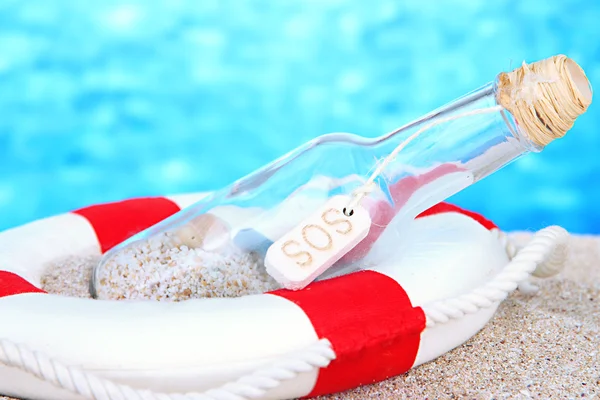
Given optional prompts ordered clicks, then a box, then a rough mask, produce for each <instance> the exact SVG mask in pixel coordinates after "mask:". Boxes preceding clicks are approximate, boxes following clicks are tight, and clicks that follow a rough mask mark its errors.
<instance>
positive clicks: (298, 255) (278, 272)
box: [265, 196, 371, 290]
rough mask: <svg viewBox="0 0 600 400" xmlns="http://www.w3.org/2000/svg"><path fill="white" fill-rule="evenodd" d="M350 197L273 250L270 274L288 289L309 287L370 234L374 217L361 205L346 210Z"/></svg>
mask: <svg viewBox="0 0 600 400" xmlns="http://www.w3.org/2000/svg"><path fill="white" fill-rule="evenodd" d="M349 202H350V198H349V197H347V196H335V197H332V198H331V199H330V200H329V201H328V202H327V203H326V204H325V205H324V206H322V207H321V208H320V209H319V210H318V211H316V212H315V213H314V214H312V215H311V216H310V217H309V218H307V219H306V220H304V221H303V222H302V223H301V224H299V225H298V226H296V227H295V228H294V229H293V230H291V231H290V232H288V233H287V234H285V235H284V236H283V237H281V238H280V239H279V240H277V241H276V242H275V243H273V244H272V245H271V247H269V250H268V251H267V254H266V256H265V266H266V268H267V272H268V273H269V275H271V276H272V277H273V278H274V279H275V280H276V281H277V282H279V283H280V284H281V285H282V286H283V287H285V288H286V289H293V290H298V289H302V288H304V287H306V286H307V285H308V284H309V283H311V282H312V281H314V280H315V279H316V278H317V277H318V276H319V275H321V274H322V273H323V272H325V271H326V270H327V269H328V268H330V267H331V266H332V265H333V264H335V263H336V262H337V261H338V260H339V259H340V258H342V257H343V256H344V255H345V254H346V253H348V252H349V251H350V250H352V249H353V248H354V247H355V246H356V245H357V244H358V243H360V242H361V241H362V240H363V239H364V238H365V237H366V236H367V234H368V233H369V229H370V228H371V217H370V216H369V213H368V212H367V210H365V209H364V208H362V207H361V206H360V205H357V206H354V207H353V208H352V210H347V209H346V207H347V205H348V203H349Z"/></svg>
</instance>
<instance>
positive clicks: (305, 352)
mask: <svg viewBox="0 0 600 400" xmlns="http://www.w3.org/2000/svg"><path fill="white" fill-rule="evenodd" d="M202 196H203V194H197V195H186V196H174V197H169V198H167V197H163V198H144V199H133V200H126V201H122V202H117V203H110V204H104V205H95V206H91V207H87V208H83V209H80V210H77V211H74V212H72V213H68V214H64V215H59V216H55V217H50V218H46V219H43V220H39V221H35V222H32V223H30V224H27V225H24V226H21V227H18V228H14V229H11V230H8V231H5V232H2V233H0V394H3V395H8V396H14V397H19V398H28V399H40V400H42V399H43V400H54V399H56V400H69V399H73V400H75V399H78V400H81V399H98V400H99V399H110V400H116V399H163V400H164V399H173V400H175V399H192V398H193V399H243V398H269V399H276V398H277V399H279V398H294V397H304V396H309V397H312V396H316V395H321V394H326V393H333V392H339V391H343V390H347V389H351V388H354V387H357V386H359V385H363V384H369V383H373V382H376V381H380V380H383V379H386V378H388V377H392V376H395V375H398V374H402V373H404V372H406V371H407V370H409V369H410V368H413V367H415V366H417V365H420V364H422V363H425V362H427V361H430V360H432V359H434V358H436V357H438V356H440V355H441V354H444V353H445V352H447V351H449V350H451V349H452V348H454V347H456V346H458V345H460V344H462V343H464V342H465V341H466V340H467V339H469V338H470V337H471V336H473V335H474V334H475V333H476V332H477V331H479V330H480V329H481V328H482V327H483V326H484V325H485V324H486V323H487V322H488V321H489V319H490V318H491V317H492V316H493V314H494V312H495V310H496V307H497V306H498V304H499V303H500V302H501V301H502V300H503V299H504V298H505V297H506V296H507V294H508V293H509V292H511V291H512V290H514V289H515V288H516V287H517V285H518V284H519V283H520V282H523V281H525V280H526V279H527V277H528V276H529V275H531V274H537V275H540V276H544V275H550V274H553V273H555V272H557V270H558V268H559V267H560V265H561V264H562V261H563V259H564V253H565V248H566V246H565V243H566V240H565V239H566V232H565V231H564V230H562V228H558V227H550V228H546V229H545V230H542V231H540V232H538V234H537V235H536V236H535V237H534V238H533V239H532V242H531V243H530V244H529V245H527V246H526V247H525V248H523V249H521V250H520V251H519V252H518V254H517V255H516V256H515V257H514V258H512V260H511V256H512V251H511V249H510V246H508V244H507V241H506V238H505V236H504V235H503V234H502V233H500V231H499V230H498V229H497V227H496V226H495V225H494V224H493V223H491V222H490V221H488V220H486V219H485V218H483V217H481V216H480V215H477V214H474V213H471V212H468V211H465V210H462V209H460V208H458V207H455V206H452V205H449V204H445V203H443V204H439V205H437V206H435V207H433V208H431V209H429V210H428V211H427V212H425V213H423V214H421V215H420V218H417V219H416V220H415V222H414V224H413V226H412V227H411V234H410V238H407V239H406V240H407V242H406V243H404V244H403V246H405V247H404V251H403V252H402V254H403V256H402V257H400V258H396V259H394V260H390V262H388V263H383V264H380V265H379V266H378V268H376V269H370V270H365V271H361V272H355V273H351V274H348V275H344V276H341V277H337V278H332V279H327V280H323V281H319V282H314V283H312V284H311V285H309V286H308V287H307V288H305V289H304V290H301V291H296V292H294V291H286V290H278V291H275V292H271V293H266V294H261V295H253V296H245V297H241V298H227V299H214V298H213V299H201V300H189V301H185V302H180V303H166V302H127V301H124V302H116V301H99V300H88V299H78V298H70V297H64V296H58V295H51V294H47V293H45V292H44V291H43V290H41V289H40V288H39V287H40V278H41V276H42V274H43V273H44V269H45V268H46V266H47V265H48V263H49V262H52V261H55V260H58V259H61V258H64V257H65V256H68V255H71V256H84V255H89V254H99V253H101V252H102V253H103V252H106V251H107V250H108V249H110V248H111V247H113V246H115V245H116V244H118V243H120V242H121V241H123V240H124V239H126V238H127V237H129V236H131V235H132V234H135V233H136V232H139V231H141V230H143V229H145V228H147V227H148V226H151V225H153V224H154V223H156V222H158V221H160V220H162V219H164V218H166V217H168V216H169V215H171V214H173V213H175V212H177V211H179V210H180V209H181V208H183V207H185V206H187V205H189V204H192V203H194V202H195V201H197V200H199V199H200V198H201V197H202ZM423 246H425V247H423ZM427 246H428V247H427ZM423 249H425V250H426V254H427V257H423V256H422V255H423ZM507 249H508V251H507ZM178 393H179V394H178Z"/></svg>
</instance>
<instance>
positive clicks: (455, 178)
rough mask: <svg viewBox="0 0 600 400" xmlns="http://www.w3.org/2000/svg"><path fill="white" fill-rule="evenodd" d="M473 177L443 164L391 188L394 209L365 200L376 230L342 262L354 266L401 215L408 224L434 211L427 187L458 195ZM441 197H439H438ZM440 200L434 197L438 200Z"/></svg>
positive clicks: (373, 228) (401, 180) (453, 165)
mask: <svg viewBox="0 0 600 400" xmlns="http://www.w3.org/2000/svg"><path fill="white" fill-rule="evenodd" d="M471 182H472V174H471V173H470V172H469V171H468V170H466V169H465V168H463V167H461V166H460V165H457V164H455V163H445V164H441V165H439V166H437V167H435V168H433V169H431V170H428V171H426V172H425V171H424V172H422V173H420V174H419V173H416V174H415V175H411V176H407V177H406V178H402V179H400V180H399V181H398V182H396V183H394V184H392V185H390V194H391V197H392V199H393V201H394V204H393V205H390V203H389V202H388V201H387V200H376V199H373V198H371V197H366V198H365V199H364V200H363V207H364V208H365V209H367V210H368V211H369V214H370V215H371V220H372V226H371V229H370V231H369V234H368V235H367V237H366V238H365V239H364V240H363V241H362V242H360V243H359V244H358V245H357V246H356V247H354V248H353V249H352V250H351V251H350V252H348V253H347V254H346V255H344V257H343V258H342V259H341V260H340V261H341V262H343V263H351V262H354V261H357V260H359V259H361V258H363V257H364V256H365V255H366V254H367V253H368V252H369V250H370V249H371V247H372V246H373V244H374V243H375V242H376V241H377V239H378V238H379V236H380V235H381V234H382V233H383V231H384V230H385V229H386V228H387V226H388V225H389V224H390V222H391V221H392V220H393V219H394V218H395V217H396V216H398V215H399V214H400V213H402V214H403V217H405V218H406V220H407V221H410V220H412V219H414V218H416V217H417V216H418V215H419V214H420V213H422V212H423V211H425V210H427V209H428V208H430V207H433V206H434V205H435V204H431V202H430V199H431V198H432V197H431V196H430V195H429V196H428V193H427V192H428V190H429V189H427V190H421V189H425V187H426V186H427V187H429V186H430V185H431V187H432V188H433V187H434V186H436V185H437V184H438V183H440V184H441V185H438V186H439V187H436V188H435V190H445V189H446V190H448V191H450V192H451V193H455V192H456V191H457V190H458V189H457V188H461V189H462V188H463V187H466V186H468V185H470V184H471ZM436 194H437V193H436ZM437 197H438V196H434V198H437Z"/></svg>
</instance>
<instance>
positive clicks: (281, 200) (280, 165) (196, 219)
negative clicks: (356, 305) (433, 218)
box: [92, 83, 540, 298]
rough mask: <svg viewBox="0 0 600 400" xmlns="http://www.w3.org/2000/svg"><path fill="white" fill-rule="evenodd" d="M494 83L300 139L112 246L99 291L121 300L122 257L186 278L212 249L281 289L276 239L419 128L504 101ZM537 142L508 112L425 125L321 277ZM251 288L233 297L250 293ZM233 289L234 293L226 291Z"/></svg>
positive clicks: (360, 180) (350, 264)
mask: <svg viewBox="0 0 600 400" xmlns="http://www.w3.org/2000/svg"><path fill="white" fill-rule="evenodd" d="M496 91H497V89H496V85H495V83H490V84H488V85H485V86H483V87H482V88H480V89H477V90H475V91H474V92H472V93H470V94H468V95H466V96H463V97H461V98H459V99H457V100H455V101H453V102H451V103H449V104H448V105H446V106H444V107H442V108H440V109H438V110H436V111H434V112H432V113H430V114H428V115H426V116H424V117H422V118H420V119H418V120H416V121H414V122H412V123H410V124H408V125H406V126H404V127H402V128H400V129H398V130H396V131H394V132H392V133H390V134H388V135H385V136H383V137H380V138H376V139H365V138H361V137H359V136H356V135H351V134H343V133H340V134H329V135H324V136H321V137H319V138H316V139H314V140H312V141H310V142H308V143H306V144H305V145H303V146H300V147H299V148H298V149H296V150H294V151H292V152H290V153H289V154H287V155H285V156H283V157H281V158H280V159H278V160H276V161H274V162H272V163H270V164H269V165H267V166H265V167H263V168H262V169H260V170H258V171H256V172H254V173H253V174H251V175H249V176H247V177H246V178H243V179H241V180H239V181H237V182H235V183H233V184H232V185H230V186H228V187H226V188H224V189H222V190H219V191H217V192H215V193H213V194H211V195H209V196H208V197H207V198H205V199H203V200H201V201H200V202H198V203H196V204H194V205H192V206H190V207H188V208H186V209H185V210H182V211H181V212H179V213H177V214H175V215H173V216H172V217H170V218H168V219H166V220H164V221H162V222H161V223H159V224H157V225H155V226H153V227H150V228H149V229H147V230H145V231H143V232H140V233H139V234H137V235H135V236H133V237H132V238H130V239H129V240H127V241H125V242H123V243H122V244H120V245H118V246H117V247H115V248H114V249H112V250H111V251H109V252H108V253H107V254H106V255H105V256H104V258H103V259H102V261H101V263H100V264H99V265H98V266H97V267H96V269H95V270H94V275H93V279H92V294H93V295H94V296H95V297H99V298H115V297H118V298H123V293H119V294H118V296H117V295H115V289H114V288H115V287H116V286H118V285H115V284H114V283H115V282H114V281H115V280H121V281H122V282H125V280H126V279H127V278H128V277H129V278H130V277H131V276H132V275H131V273H130V271H129V268H124V267H123V266H124V265H129V266H130V268H136V267H137V268H139V269H141V270H145V271H146V272H147V273H148V274H154V276H159V278H158V280H159V281H160V280H161V279H162V278H160V277H161V276H163V275H164V276H170V275H169V274H166V275H165V274H163V272H164V271H165V270H166V269H168V268H171V267H170V266H169V265H171V266H173V265H177V268H181V269H182V271H183V272H182V276H185V271H186V270H187V271H189V265H192V264H194V263H200V264H203V263H204V264H207V263H208V262H207V260H213V259H214V257H221V258H220V261H219V262H220V264H221V265H223V264H224V265H227V263H229V264H235V265H237V264H239V263H240V262H241V261H240V260H242V259H243V260H246V261H248V260H251V261H248V263H250V264H251V266H252V268H251V269H252V270H253V271H254V274H255V275H256V276H254V278H256V279H259V281H260V282H262V283H264V285H262V286H261V285H258V286H257V288H254V286H252V285H249V284H246V286H252V287H253V288H254V289H252V290H256V291H261V290H270V289H272V288H276V287H277V283H275V282H274V281H273V280H272V279H270V277H268V276H267V275H266V272H265V271H264V265H263V264H262V262H263V258H264V254H265V253H266V250H267V249H268V247H269V246H270V245H271V244H272V243H273V242H275V241H276V240H278V239H279V238H280V237H281V236H283V235H284V234H285V233H287V232H288V231H290V230H291V229H293V228H294V227H295V226H296V225H298V224H299V223H300V222H302V221H303V220H304V219H305V218H306V217H307V216H309V215H310V214H311V213H312V212H313V211H314V210H315V209H318V208H319V207H321V206H322V205H323V204H324V203H325V202H327V201H328V199H330V198H331V197H333V196H336V195H347V196H348V197H349V198H351V197H352V196H353V195H354V193H356V191H357V190H361V188H362V187H363V186H364V184H365V182H366V181H367V178H368V177H369V175H370V173H372V172H373V170H374V169H375V167H376V166H377V165H378V163H379V162H381V161H382V160H383V159H385V158H386V157H387V156H389V154H390V153H392V152H393V151H394V149H395V148H397V147H398V145H399V144H401V143H403V142H404V141H406V139H407V138H409V137H410V136H411V135H413V134H414V133H415V132H416V131H418V130H419V129H421V128H422V127H424V126H426V125H427V124H430V123H431V122H434V121H436V120H439V119H443V118H449V117H452V116H458V115H460V114H464V113H465V112H469V111H472V110H479V109H485V108H490V107H494V106H497V95H496ZM538 150H540V148H539V147H536V146H534V145H533V144H532V143H531V142H530V141H529V140H528V139H527V138H526V137H525V136H524V135H521V134H520V132H519V128H518V126H517V124H516V123H515V122H514V119H513V118H512V116H511V115H510V114H508V113H507V112H506V111H504V110H498V111H495V112H490V113H485V114H477V115H469V116H465V117H461V118H457V119H454V120H452V121H448V122H444V123H441V124H439V125H437V126H434V127H432V128H431V129H428V130H427V131H425V132H423V134H421V135H420V136H418V137H417V138H416V139H415V140H413V141H412V142H410V143H409V144H408V145H407V146H406V147H405V148H404V149H403V150H402V151H401V152H400V153H399V154H398V155H397V156H396V157H394V159H393V160H392V161H391V162H390V163H389V164H388V165H387V166H386V168H385V169H384V170H383V172H382V174H381V175H379V176H378V177H377V178H376V180H375V182H376V184H377V185H376V186H375V189H374V190H371V191H369V193H368V195H367V196H366V197H365V198H364V199H363V200H362V202H361V204H362V205H363V207H365V208H366V209H367V210H368V211H369V214H370V217H371V221H372V225H371V229H370V231H369V234H368V235H367V237H366V238H365V239H364V240H363V241H362V242H361V243H359V245H357V246H356V247H355V248H354V249H352V250H351V251H350V252H349V253H348V254H346V255H345V256H344V257H342V259H341V260H339V261H338V262H337V263H336V266H335V268H333V269H332V272H331V273H329V274H327V275H325V276H324V277H327V276H332V273H334V272H335V271H338V272H339V271H349V270H354V269H356V268H359V263H360V260H361V259H362V258H364V257H365V256H366V255H367V254H368V253H369V252H370V251H371V249H372V248H373V244H374V243H375V242H376V241H377V239H378V238H379V236H380V235H381V234H382V233H383V232H384V231H385V230H386V229H395V227H401V226H402V225H403V224H405V223H408V222H409V221H411V220H412V219H414V218H415V217H416V216H417V215H418V214H420V213H421V212H423V211H425V210H426V209H427V208H429V207H431V206H433V205H435V204H437V203H439V202H441V201H443V200H445V199H446V198H448V197H450V196H452V195H453V194H455V193H457V192H459V191H460V190H462V189H464V188H465V187H467V186H469V185H471V184H473V183H475V182H476V181H478V180H480V179H482V178H484V177H485V176H487V175H489V174H491V173H493V172H494V171H496V170H498V169H499V168H501V167H502V166H504V165H506V164H508V163H509V162H511V161H513V160H515V159H516V158H518V157H519V156H521V155H523V154H526V153H527V152H529V151H538ZM158 250H160V251H158ZM157 251H158V252H159V253H160V252H162V253H164V252H165V251H167V252H171V253H173V254H172V255H173V256H177V257H171V258H169V259H167V260H165V259H159V258H160V256H158V258H156V257H155V256H156V253H157ZM183 253H185V255H182V254H183ZM149 254H154V255H152V256H149ZM248 257H249V258H248ZM247 259H248V260H247ZM246 261H244V262H243V263H242V264H244V263H246ZM236 263H237V264H236ZM245 268H247V265H246V266H245ZM204 273H207V272H206V271H205V272H204ZM224 275H227V273H225V274H224ZM159 283H160V282H159ZM159 286H160V285H159ZM241 286H244V284H241ZM132 287H133V286H132ZM135 287H136V288H138V289H136V291H138V292H139V288H140V287H143V282H137V283H135ZM119 290H121V291H123V290H131V288H130V289H119ZM252 290H250V289H249V291H244V290H241V291H239V292H238V293H234V294H233V295H243V294H250V293H253V292H252ZM228 295H231V294H230V293H223V296H228ZM140 297H142V298H143V297H145V296H143V295H140Z"/></svg>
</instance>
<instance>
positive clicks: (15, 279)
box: [0, 271, 46, 297]
mask: <svg viewBox="0 0 600 400" xmlns="http://www.w3.org/2000/svg"><path fill="white" fill-rule="evenodd" d="M23 293H46V292H45V291H43V290H42V289H40V288H37V287H35V286H34V285H32V284H31V283H29V282H27V281H26V280H25V279H23V278H21V277H20V276H19V275H17V274H13V273H12V272H8V271H0V297H6V296H13V295H15V294H23Z"/></svg>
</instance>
